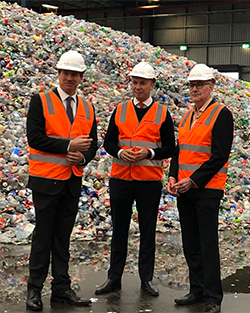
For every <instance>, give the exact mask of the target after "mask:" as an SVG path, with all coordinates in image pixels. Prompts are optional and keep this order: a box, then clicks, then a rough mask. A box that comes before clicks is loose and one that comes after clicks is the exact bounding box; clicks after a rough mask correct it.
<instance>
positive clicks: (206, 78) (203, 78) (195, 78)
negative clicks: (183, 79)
mask: <svg viewBox="0 0 250 313" xmlns="http://www.w3.org/2000/svg"><path fill="white" fill-rule="evenodd" d="M210 79H214V80H215V77H214V76H211V77H191V78H189V77H188V79H187V80H188V81H189V82H190V81H195V80H201V81H206V80H210Z"/></svg>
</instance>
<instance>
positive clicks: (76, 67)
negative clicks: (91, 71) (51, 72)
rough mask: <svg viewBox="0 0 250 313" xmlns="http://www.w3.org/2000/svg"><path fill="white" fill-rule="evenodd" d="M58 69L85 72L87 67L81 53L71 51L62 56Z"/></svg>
mask: <svg viewBox="0 0 250 313" xmlns="http://www.w3.org/2000/svg"><path fill="white" fill-rule="evenodd" d="M56 67H57V68H58V69H61V70H70V71H76V72H84V71H85V70H86V66H85V63H84V59H83V57H82V56H81V54H80V53H78V52H77V51H74V50H70V51H68V52H65V53H64V54H62V55H61V57H60V59H59V61H58V63H57V65H56Z"/></svg>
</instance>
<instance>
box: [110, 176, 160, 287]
mask: <svg viewBox="0 0 250 313" xmlns="http://www.w3.org/2000/svg"><path fill="white" fill-rule="evenodd" d="M161 189H162V184H161V182H160V181H136V180H133V181H125V180H120V179H116V178H111V179H110V203H111V215H112V223H113V236H112V241H111V257H110V269H109V271H108V278H109V279H112V280H117V279H121V276H122V274H123V270H124V266H125V262H126V257H127V245H128V233H129V225H130V220H131V215H132V205H133V202H134V200H135V201H136V208H137V211H138V221H139V229H140V249H139V275H140V279H141V281H142V282H147V281H151V280H152V279H153V272H154V261H155V231H156V221H157V214H158V207H159V202H160V197H161Z"/></svg>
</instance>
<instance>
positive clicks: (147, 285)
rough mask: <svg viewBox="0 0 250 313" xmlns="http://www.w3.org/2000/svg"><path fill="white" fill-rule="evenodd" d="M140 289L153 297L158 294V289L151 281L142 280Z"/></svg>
mask: <svg viewBox="0 0 250 313" xmlns="http://www.w3.org/2000/svg"><path fill="white" fill-rule="evenodd" d="M141 290H142V291H143V292H144V293H146V294H148V295H150V296H153V297H158V296H159V290H158V288H157V287H156V286H154V285H153V283H152V281H147V282H142V283H141Z"/></svg>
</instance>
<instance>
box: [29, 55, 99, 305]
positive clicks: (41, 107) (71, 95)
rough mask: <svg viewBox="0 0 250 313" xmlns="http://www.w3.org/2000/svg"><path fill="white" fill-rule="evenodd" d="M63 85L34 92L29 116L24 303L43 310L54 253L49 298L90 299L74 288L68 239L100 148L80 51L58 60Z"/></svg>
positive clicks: (74, 301) (82, 301)
mask: <svg viewBox="0 0 250 313" xmlns="http://www.w3.org/2000/svg"><path fill="white" fill-rule="evenodd" d="M57 68H58V79H59V86H58V87H57V88H54V89H52V90H49V91H46V92H44V93H39V94H36V95H34V96H33V97H32V98H31V101H30V108H29V111H28V116H27V136H28V142H29V146H30V153H29V183H28V186H29V188H30V189H32V196H33V202H34V206H35V213H36V227H35V230H34V233H33V238H32V247H31V254H30V262H29V271H30V276H29V279H28V293H27V301H26V307H27V309H29V310H33V311H39V310H42V309H43V303H42V300H41V290H42V288H43V284H44V281H45V279H46V277H47V274H48V269H49V264H50V258H51V274H52V277H53V280H52V282H51V289H52V295H51V302H60V303H61V302H65V303H68V304H71V305H76V306H86V305H89V304H90V303H91V301H90V300H85V299H82V298H80V297H78V296H77V295H76V294H75V292H74V291H73V290H72V289H71V287H70V283H71V281H70V277H69V274H68V262H69V256H70V255H69V241H70V234H71V232H72V228H73V226H74V222H75V218H76V215H77V212H78V202H79V196H80V194H81V185H82V174H83V166H85V165H86V164H87V163H88V162H89V161H91V160H92V159H93V157H94V156H95V153H96V150H97V132H96V120H95V113H94V109H93V107H92V105H91V104H90V103H89V102H88V101H86V100H84V99H82V98H81V97H80V96H78V95H77V86H78V85H79V84H80V83H81V81H82V78H83V73H84V71H85V69H86V66H85V64H84V59H83V57H82V56H81V55H80V54H79V53H78V52H76V51H68V52H66V53H64V54H63V55H62V56H61V58H60V59H59V62H58V63H57Z"/></svg>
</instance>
